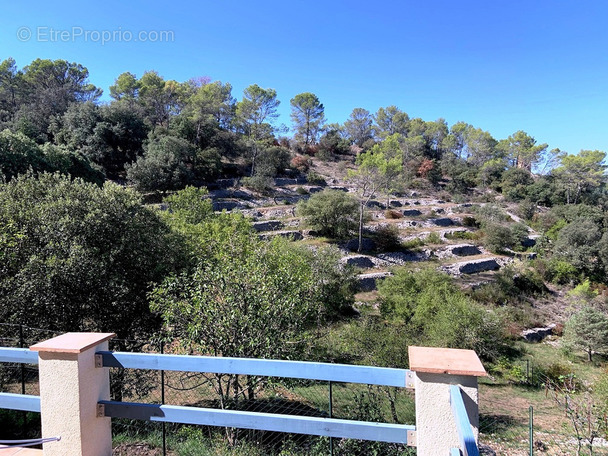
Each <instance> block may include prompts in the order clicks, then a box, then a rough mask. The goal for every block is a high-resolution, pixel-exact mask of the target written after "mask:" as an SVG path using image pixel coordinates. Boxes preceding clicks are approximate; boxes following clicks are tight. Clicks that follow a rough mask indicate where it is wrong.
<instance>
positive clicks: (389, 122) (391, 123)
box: [374, 106, 410, 139]
mask: <svg viewBox="0 0 608 456" xmlns="http://www.w3.org/2000/svg"><path fill="white" fill-rule="evenodd" d="M409 120H410V117H409V116H408V115H407V113H406V112H403V111H401V110H400V109H399V108H397V107H396V106H388V107H386V108H379V109H378V112H376V115H375V116H374V121H375V123H376V128H375V130H376V136H379V137H380V138H381V139H383V138H386V137H388V136H392V135H394V134H396V133H399V134H400V135H402V136H407V133H408V122H409Z"/></svg>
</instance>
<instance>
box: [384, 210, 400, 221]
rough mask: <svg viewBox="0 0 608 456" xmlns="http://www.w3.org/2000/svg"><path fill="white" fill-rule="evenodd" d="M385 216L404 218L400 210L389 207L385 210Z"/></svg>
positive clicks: (388, 217)
mask: <svg viewBox="0 0 608 456" xmlns="http://www.w3.org/2000/svg"><path fill="white" fill-rule="evenodd" d="M384 216H385V217H386V218H387V219H400V218H403V214H402V213H401V212H399V211H394V210H392V209H387V210H386V211H384Z"/></svg>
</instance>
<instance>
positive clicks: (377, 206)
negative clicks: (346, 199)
mask: <svg viewBox="0 0 608 456" xmlns="http://www.w3.org/2000/svg"><path fill="white" fill-rule="evenodd" d="M366 206H367V207H369V208H371V209H384V204H382V203H381V202H380V201H375V200H370V201H368V202H367V204H366Z"/></svg>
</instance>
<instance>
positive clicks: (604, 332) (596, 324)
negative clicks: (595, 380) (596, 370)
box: [564, 306, 608, 362]
mask: <svg viewBox="0 0 608 456" xmlns="http://www.w3.org/2000/svg"><path fill="white" fill-rule="evenodd" d="M564 338H565V340H566V342H567V343H569V344H572V345H573V346H574V347H576V348H580V349H582V350H584V351H585V352H586V353H587V359H588V360H589V362H591V361H592V359H593V358H592V356H593V353H594V352H603V351H604V350H607V349H608V316H607V315H606V314H605V313H603V312H601V311H599V310H597V309H594V308H593V307H591V306H584V307H583V308H582V309H580V310H579V311H578V312H577V313H575V314H574V315H573V316H572V317H570V319H569V320H568V321H567V322H566V325H565V326H564Z"/></svg>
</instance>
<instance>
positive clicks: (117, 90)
mask: <svg viewBox="0 0 608 456" xmlns="http://www.w3.org/2000/svg"><path fill="white" fill-rule="evenodd" d="M140 87H141V83H140V82H139V81H138V80H137V77H136V76H135V75H134V74H132V73H130V72H128V71H127V72H126V73H122V74H120V75H119V76H118V77H117V78H116V80H115V81H114V84H113V85H111V86H110V96H111V97H112V98H114V99H115V100H126V101H128V102H130V103H132V102H133V101H135V100H136V99H137V96H138V95H139V89H140Z"/></svg>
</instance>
